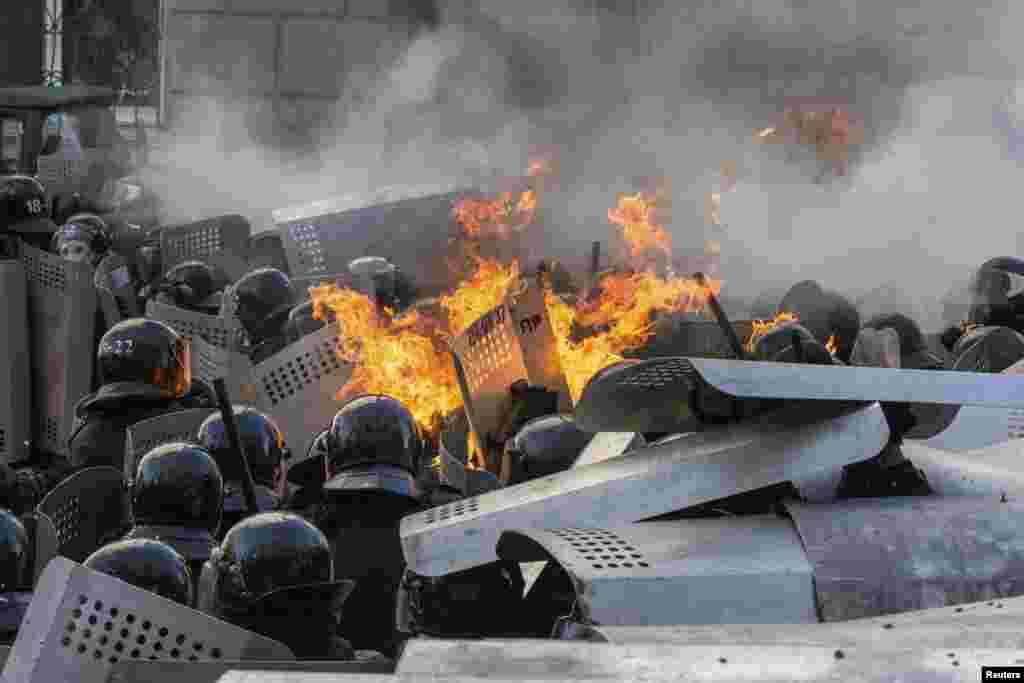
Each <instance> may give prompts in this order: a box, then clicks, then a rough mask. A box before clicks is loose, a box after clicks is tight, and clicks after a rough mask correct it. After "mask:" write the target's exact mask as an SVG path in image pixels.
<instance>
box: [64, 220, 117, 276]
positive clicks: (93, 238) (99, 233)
mask: <svg viewBox="0 0 1024 683" xmlns="http://www.w3.org/2000/svg"><path fill="white" fill-rule="evenodd" d="M112 242H113V238H112V237H111V235H110V228H108V227H107V223H106V221H104V220H103V219H102V218H100V217H99V216H97V215H96V214H93V213H79V214H75V215H74V216H72V217H71V218H69V219H68V220H67V222H66V223H64V225H62V226H60V228H58V229H57V232H55V233H54V235H53V242H52V250H53V251H54V252H55V253H57V254H60V256H61V257H62V258H63V259H65V260H67V261H76V262H79V263H92V264H93V265H95V264H96V263H98V262H99V261H100V259H102V258H103V257H104V256H105V255H106V253H107V251H109V250H110V245H111V243H112Z"/></svg>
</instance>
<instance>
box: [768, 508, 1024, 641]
mask: <svg viewBox="0 0 1024 683" xmlns="http://www.w3.org/2000/svg"><path fill="white" fill-rule="evenodd" d="M787 509H788V510H789V512H790V514H791V515H792V517H793V521H794V522H795V523H796V527H797V530H798V531H799V532H800V537H801V539H802V540H803V543H804V548H805V549H806V552H807V556H808V558H809V559H810V561H811V563H812V564H813V565H814V585H815V589H816V591H817V594H818V605H819V609H820V614H821V618H822V620H823V621H843V620H847V619H856V618H859V617H870V616H879V615H883V614H889V613H893V612H903V611H907V610H913V609H924V608H930V607H942V606H946V605H956V604H959V603H965V602H974V601H977V600H983V599H993V598H998V597H1010V596H1015V595H1021V594H1024V538H1022V537H1021V536H1020V534H1019V533H1018V530H1019V529H1020V527H1021V523H1022V522H1024V505H1022V504H1019V503H1014V502H1006V503H1003V502H1000V501H999V500H998V499H995V498H973V497H957V498H921V497H910V498H883V499H859V500H853V501H842V502H836V503H832V504H830V505H802V504H787Z"/></svg>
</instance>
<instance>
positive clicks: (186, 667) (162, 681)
mask: <svg viewBox="0 0 1024 683" xmlns="http://www.w3.org/2000/svg"><path fill="white" fill-rule="evenodd" d="M394 670H395V666H394V664H393V663H392V662H390V661H347V662H345V661H339V662H329V661H325V662H317V661H309V660H303V661H297V662H285V661H280V662H266V661H240V662H239V661H236V662H225V661H220V662H175V661H173V660H172V661H166V660H165V661H150V660H145V661H143V660H135V661H132V660H125V661H121V662H118V663H117V664H114V666H113V667H112V668H111V672H110V678H109V679H107V680H108V681H109V683H179V682H180V681H188V683H217V681H220V680H221V676H223V675H225V674H226V673H228V672H229V671H251V672H253V674H250V675H259V674H258V673H256V672H282V673H285V672H291V673H292V674H293V675H300V676H301V675H304V674H312V675H314V676H317V677H318V678H321V679H322V677H323V676H326V675H327V674H344V675H343V676H339V677H338V678H337V680H340V681H342V683H344V682H346V681H350V679H351V677H352V674H372V675H373V678H372V679H370V680H372V681H379V683H385V682H386V681H388V680H389V678H385V677H384V675H386V674H390V673H393V672H394ZM268 675H274V674H268ZM332 678H333V677H332ZM358 678H362V677H358Z"/></svg>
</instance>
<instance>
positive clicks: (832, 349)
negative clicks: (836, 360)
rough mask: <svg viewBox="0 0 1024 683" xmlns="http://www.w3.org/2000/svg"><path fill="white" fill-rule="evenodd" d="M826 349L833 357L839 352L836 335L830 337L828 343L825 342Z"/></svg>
mask: <svg viewBox="0 0 1024 683" xmlns="http://www.w3.org/2000/svg"><path fill="white" fill-rule="evenodd" d="M825 349H826V350H827V351H828V352H829V353H831V354H832V355H833V356H834V355H836V351H838V350H839V346H837V344H836V335H834V334H832V335H829V338H828V341H827V342H825Z"/></svg>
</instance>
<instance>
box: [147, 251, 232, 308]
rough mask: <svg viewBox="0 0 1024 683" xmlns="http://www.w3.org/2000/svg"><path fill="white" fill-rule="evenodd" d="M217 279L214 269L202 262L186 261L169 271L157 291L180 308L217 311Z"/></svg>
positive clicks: (218, 304) (218, 303)
mask: <svg viewBox="0 0 1024 683" xmlns="http://www.w3.org/2000/svg"><path fill="white" fill-rule="evenodd" d="M215 278H216V276H215V274H214V272H213V268H211V267H210V266H208V265H206V264H205V263H203V262H202V261H185V262H183V263H179V264H178V265H176V266H174V267H173V268H171V269H170V270H168V271H167V273H166V274H165V275H164V277H163V281H162V282H161V283H160V285H159V286H158V287H157V290H158V291H159V292H160V293H161V294H162V295H163V297H162V298H166V299H167V303H170V304H171V305H174V306H177V307H179V308H184V309H188V310H197V309H202V310H206V309H211V308H212V309H214V310H216V309H217V308H219V306H220V301H219V300H218V297H217V296H216V291H217V285H216V279H215Z"/></svg>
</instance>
